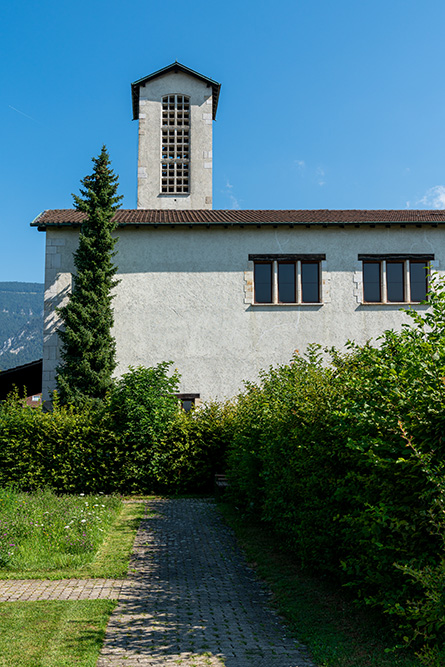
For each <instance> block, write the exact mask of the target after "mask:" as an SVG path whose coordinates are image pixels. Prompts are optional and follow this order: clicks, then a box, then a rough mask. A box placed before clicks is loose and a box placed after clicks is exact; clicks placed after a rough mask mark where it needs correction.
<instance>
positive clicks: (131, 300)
mask: <svg viewBox="0 0 445 667" xmlns="http://www.w3.org/2000/svg"><path fill="white" fill-rule="evenodd" d="M131 92H132V104H133V118H134V119H135V120H137V121H138V123H139V149H138V166H137V178H138V199H137V202H138V203H137V206H138V207H137V209H133V210H123V209H121V210H119V211H117V213H116V223H117V230H116V234H117V236H118V242H117V244H116V251H117V255H116V257H115V261H116V264H117V266H118V275H117V277H118V279H119V280H120V282H119V285H118V286H117V288H116V296H115V298H114V301H113V307H114V319H115V324H114V330H113V335H114V337H115V339H116V351H117V363H118V366H117V369H116V374H117V375H120V374H122V373H124V372H126V371H127V369H128V367H129V366H138V365H142V366H152V365H155V364H157V363H159V362H161V361H172V362H173V363H174V366H175V367H176V368H177V369H178V371H179V373H180V374H181V392H182V397H183V400H184V401H185V402H186V403H187V402H188V403H190V402H193V401H198V400H209V399H215V398H216V399H223V398H226V397H231V396H234V395H235V394H236V393H237V392H238V391H240V390H241V389H242V387H243V381H245V380H256V379H258V373H259V371H260V370H261V369H267V368H268V367H269V366H270V365H275V364H281V363H287V362H289V360H290V358H291V356H292V355H293V353H294V352H295V350H298V351H299V352H300V353H303V352H304V351H305V349H306V347H307V345H308V344H309V343H312V342H313V343H320V344H322V345H323V346H328V347H330V346H336V347H339V348H341V347H342V346H343V345H344V344H345V342H346V341H347V340H348V339H354V340H356V341H358V342H360V343H364V342H365V341H366V340H368V339H369V338H374V339H375V338H377V337H378V336H379V335H380V334H381V333H382V332H383V331H384V330H385V329H388V328H400V326H401V325H402V323H403V322H405V321H408V320H409V318H407V316H406V315H405V314H404V313H403V312H401V310H400V309H401V308H403V307H407V306H408V305H410V306H411V307H413V308H415V309H418V310H422V311H423V310H425V309H427V306H426V305H422V304H420V303H419V302H420V301H422V300H424V299H425V296H426V293H427V290H428V276H427V274H428V270H429V269H432V270H434V271H437V272H439V273H444V271H445V234H444V231H445V211H441V210H418V211H415V210H391V211H387V210H280V209H277V210H271V211H268V210H214V209H213V208H212V166H213V149H212V129H213V128H212V123H213V120H214V119H215V117H216V112H217V107H218V98H219V94H220V84H219V83H217V82H216V81H214V80H212V79H210V78H208V77H206V76H203V75H202V74H199V73H198V72H195V71H193V70H191V69H189V68H187V67H185V66H184V65H181V64H180V63H177V62H175V63H173V64H171V65H169V66H168V67H165V68H164V69H162V70H159V71H157V72H154V73H153V74H150V75H148V76H146V77H144V78H142V79H139V80H138V81H135V82H134V83H133V84H132V86H131ZM222 122H224V120H222ZM117 171H119V169H117ZM277 203H278V204H279V202H277ZM83 217H84V214H83V213H82V212H80V211H75V210H73V209H66V210H60V209H56V210H46V211H43V213H41V214H40V215H39V216H38V217H37V218H36V219H35V221H34V222H33V223H32V225H33V226H35V227H37V229H38V230H39V231H44V232H46V259H45V322H44V351H43V395H44V398H48V397H49V395H50V392H51V391H52V390H53V389H54V388H55V373H56V368H57V366H58V364H59V363H60V342H59V337H58V334H57V330H58V327H59V326H60V322H59V319H58V316H57V314H56V308H57V307H58V306H60V305H62V304H63V303H64V302H65V300H66V299H67V298H68V297H69V294H70V290H71V285H72V273H73V271H74V264H73V252H74V251H75V250H76V247H77V243H78V234H79V229H80V226H81V224H82V220H83Z"/></svg>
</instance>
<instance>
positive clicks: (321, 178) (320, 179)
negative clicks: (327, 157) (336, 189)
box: [317, 167, 326, 186]
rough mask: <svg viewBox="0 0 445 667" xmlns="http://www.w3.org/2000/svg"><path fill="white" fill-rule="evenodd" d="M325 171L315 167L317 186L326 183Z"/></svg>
mask: <svg viewBox="0 0 445 667" xmlns="http://www.w3.org/2000/svg"><path fill="white" fill-rule="evenodd" d="M324 177H325V171H324V169H322V168H321V167H317V181H318V185H320V186H321V185H324V184H325V183H326V181H325V178H324Z"/></svg>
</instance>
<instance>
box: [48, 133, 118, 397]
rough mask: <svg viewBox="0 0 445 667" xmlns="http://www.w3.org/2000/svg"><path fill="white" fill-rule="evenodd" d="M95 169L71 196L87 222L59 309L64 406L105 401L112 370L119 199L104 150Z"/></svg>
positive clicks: (59, 380)
mask: <svg viewBox="0 0 445 667" xmlns="http://www.w3.org/2000/svg"><path fill="white" fill-rule="evenodd" d="M93 164H94V169H93V173H92V174H91V175H90V176H86V177H85V178H84V179H83V180H82V181H81V184H82V186H83V188H81V189H80V194H81V196H77V195H73V199H74V205H75V208H76V209H77V210H78V211H83V212H85V213H86V218H85V220H84V222H83V224H82V227H81V230H80V235H79V245H78V248H77V250H76V252H75V253H74V265H75V268H76V273H75V275H74V276H73V289H72V293H71V295H70V299H69V301H68V303H67V304H66V305H65V306H63V307H62V308H60V309H58V314H59V315H60V317H61V320H62V327H61V328H60V330H59V336H60V338H61V340H62V351H61V356H62V364H61V365H60V366H59V367H58V368H57V387H58V390H59V394H60V398H61V400H62V402H64V403H77V404H81V403H83V402H84V401H85V400H86V399H101V398H103V397H104V396H105V393H106V391H107V389H108V388H109V386H110V384H111V376H112V373H113V370H114V368H115V366H116V361H115V351H116V346H115V341H114V338H113V337H112V335H111V329H112V326H113V310H112V307H111V302H112V299H113V295H112V289H113V287H114V286H115V285H116V284H117V282H118V281H117V280H116V279H115V278H114V276H115V274H116V270H117V268H116V266H115V265H114V264H113V257H114V255H115V252H114V246H115V243H116V239H114V238H113V237H112V231H113V230H114V229H115V223H114V221H113V217H114V214H115V211H116V210H117V209H118V208H119V201H120V200H121V199H122V197H121V196H119V195H117V187H118V177H117V176H116V175H115V174H114V172H113V170H112V169H111V167H110V159H109V156H108V152H107V150H106V148H105V146H103V147H102V151H101V153H100V155H99V156H98V157H97V158H93Z"/></svg>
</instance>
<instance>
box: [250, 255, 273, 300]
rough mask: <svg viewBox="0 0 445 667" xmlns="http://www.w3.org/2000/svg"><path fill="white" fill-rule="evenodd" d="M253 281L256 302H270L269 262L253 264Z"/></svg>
mask: <svg viewBox="0 0 445 667" xmlns="http://www.w3.org/2000/svg"><path fill="white" fill-rule="evenodd" d="M254 283H255V301H256V303H272V265H271V264H270V263H267V264H266V263H263V262H261V263H258V264H255V280H254Z"/></svg>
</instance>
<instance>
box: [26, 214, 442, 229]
mask: <svg viewBox="0 0 445 667" xmlns="http://www.w3.org/2000/svg"><path fill="white" fill-rule="evenodd" d="M85 216H86V214H85V213H83V212H81V211H76V210H74V209H54V210H47V211H43V213H41V214H40V215H39V216H38V217H37V218H36V219H35V220H34V221H33V222H32V223H31V225H32V226H34V227H38V228H39V229H40V230H44V229H46V228H47V227H57V226H70V227H76V226H79V225H81V224H82V221H83V220H84V219H85ZM115 220H116V223H117V224H118V225H119V226H127V225H150V226H152V225H350V224H352V225H362V224H409V225H412V224H425V223H426V224H431V223H432V224H444V223H445V210H411V209H404V210H295V211H281V210H273V211H267V210H242V211H240V210H183V211H178V210H154V209H120V210H118V211H116V215H115Z"/></svg>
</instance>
